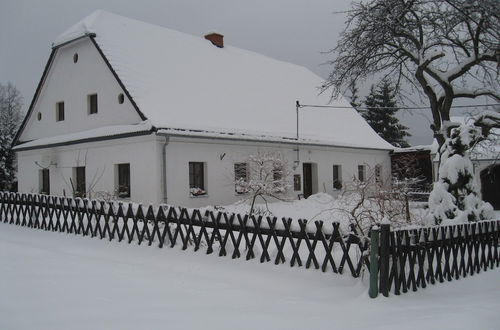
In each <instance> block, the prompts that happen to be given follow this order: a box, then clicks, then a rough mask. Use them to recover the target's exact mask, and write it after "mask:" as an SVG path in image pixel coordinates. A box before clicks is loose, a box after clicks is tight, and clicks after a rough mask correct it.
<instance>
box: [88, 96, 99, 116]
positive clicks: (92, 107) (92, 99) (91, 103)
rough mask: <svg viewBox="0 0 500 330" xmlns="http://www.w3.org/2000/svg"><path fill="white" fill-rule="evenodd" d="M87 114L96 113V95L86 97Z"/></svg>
mask: <svg viewBox="0 0 500 330" xmlns="http://www.w3.org/2000/svg"><path fill="white" fill-rule="evenodd" d="M88 107H89V114H94V113H97V94H91V95H89V96H88Z"/></svg>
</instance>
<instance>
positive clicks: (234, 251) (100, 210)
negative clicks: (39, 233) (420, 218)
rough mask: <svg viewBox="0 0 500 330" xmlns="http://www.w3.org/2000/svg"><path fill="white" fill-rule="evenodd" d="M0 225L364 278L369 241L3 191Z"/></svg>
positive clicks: (233, 218) (320, 229)
mask: <svg viewBox="0 0 500 330" xmlns="http://www.w3.org/2000/svg"><path fill="white" fill-rule="evenodd" d="M0 222H4V223H10V224H15V225H19V226H26V227H29V228H35V229H42V230H48V231H57V232H64V233H68V234H76V235H83V236H91V237H98V238H100V239H109V240H118V241H123V240H126V241H127V242H128V243H131V242H133V241H135V242H137V243H138V244H142V243H147V244H148V245H152V244H153V243H155V244H157V245H158V246H159V247H160V248H162V247H164V246H166V245H167V246H168V245H169V246H170V247H174V246H176V245H181V246H182V249H183V250H185V249H187V248H188V247H192V248H193V249H194V250H195V251H197V250H200V249H205V250H206V253H207V254H211V253H213V252H214V250H218V253H219V256H227V255H230V256H231V257H232V258H233V259H234V258H241V257H243V256H244V257H245V258H246V260H250V259H254V258H256V257H258V258H259V260H260V262H270V261H273V262H274V263H275V264H284V263H287V262H289V264H290V266H291V267H294V266H299V267H300V266H303V265H305V267H306V268H310V267H311V266H313V267H314V268H315V269H319V268H321V270H322V271H323V272H326V271H327V270H329V271H333V272H334V273H342V272H343V270H344V268H345V267H346V266H347V268H348V269H349V271H350V273H351V275H352V276H354V277H358V276H359V275H360V273H361V270H362V266H363V259H365V258H364V256H365V253H364V252H365V251H366V250H367V244H366V243H362V241H361V240H360V239H359V238H358V237H356V236H355V235H353V234H350V235H348V236H342V235H341V233H340V231H339V224H338V223H333V224H332V226H333V229H332V228H327V226H325V227H324V226H323V222H322V221H316V222H315V223H314V225H315V230H312V231H311V229H310V224H308V221H307V220H298V224H299V228H300V229H296V228H295V226H293V225H292V219H287V218H283V219H281V220H278V219H277V218H276V217H262V216H255V217H254V216H251V217H249V216H248V215H235V214H228V213H222V212H211V211H206V212H204V214H202V213H201V212H200V211H199V210H197V209H195V210H188V209H185V208H178V207H167V206H161V207H158V208H154V207H153V206H151V205H149V206H142V205H139V206H136V205H132V204H122V203H116V202H105V201H97V200H87V199H73V198H66V197H56V196H46V195H38V194H19V193H8V192H0Z"/></svg>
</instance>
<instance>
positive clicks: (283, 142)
mask: <svg viewBox="0 0 500 330" xmlns="http://www.w3.org/2000/svg"><path fill="white" fill-rule="evenodd" d="M164 130H167V129H164V128H163V129H162V128H157V133H156V134H157V135H163V136H166V135H168V136H170V137H183V138H188V139H213V140H226V141H241V142H254V143H271V144H281V145H286V146H290V145H292V146H297V145H302V146H316V147H328V148H339V149H356V150H375V151H387V152H390V151H392V150H393V149H389V148H387V149H385V148H374V147H359V146H343V145H335V144H328V143H322V142H314V141H310V142H309V141H300V140H298V141H297V140H296V139H295V138H284V139H276V140H273V139H272V138H269V139H256V138H252V137H251V136H246V137H243V136H238V137H235V136H231V134H226V136H217V135H201V134H200V135H196V134H186V133H182V132H178V133H177V132H164Z"/></svg>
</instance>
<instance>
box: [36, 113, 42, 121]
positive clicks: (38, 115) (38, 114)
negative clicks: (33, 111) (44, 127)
mask: <svg viewBox="0 0 500 330" xmlns="http://www.w3.org/2000/svg"><path fill="white" fill-rule="evenodd" d="M36 118H37V119H38V120H42V113H41V112H39V113H37V115H36Z"/></svg>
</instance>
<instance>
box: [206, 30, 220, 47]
mask: <svg viewBox="0 0 500 330" xmlns="http://www.w3.org/2000/svg"><path fill="white" fill-rule="evenodd" d="M205 39H207V40H210V42H212V43H213V44H214V45H215V46H217V47H219V48H224V36H223V35H222V34H220V33H217V32H211V33H208V34H206V35H205Z"/></svg>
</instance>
